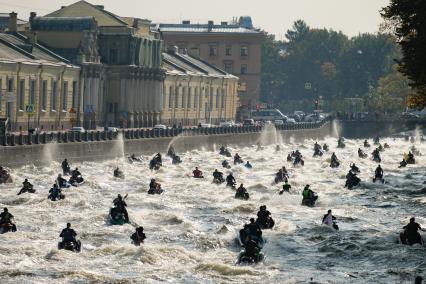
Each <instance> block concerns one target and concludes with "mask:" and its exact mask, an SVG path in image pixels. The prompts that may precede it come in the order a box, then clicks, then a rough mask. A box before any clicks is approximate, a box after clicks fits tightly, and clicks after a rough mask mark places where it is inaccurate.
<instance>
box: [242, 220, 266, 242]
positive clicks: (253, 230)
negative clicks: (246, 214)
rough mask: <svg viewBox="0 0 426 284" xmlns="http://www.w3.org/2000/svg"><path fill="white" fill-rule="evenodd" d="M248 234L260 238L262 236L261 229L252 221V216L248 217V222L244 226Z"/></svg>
mask: <svg viewBox="0 0 426 284" xmlns="http://www.w3.org/2000/svg"><path fill="white" fill-rule="evenodd" d="M246 228H247V230H248V232H249V235H250V236H256V237H257V238H260V237H261V236H262V230H261V229H260V227H259V225H258V224H257V223H256V222H255V221H254V218H250V224H248V225H247V226H246Z"/></svg>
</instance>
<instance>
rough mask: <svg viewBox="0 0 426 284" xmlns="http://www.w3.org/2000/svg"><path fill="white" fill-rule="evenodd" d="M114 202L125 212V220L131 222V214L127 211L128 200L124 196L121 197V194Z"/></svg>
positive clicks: (119, 209)
mask: <svg viewBox="0 0 426 284" xmlns="http://www.w3.org/2000/svg"><path fill="white" fill-rule="evenodd" d="M113 204H114V206H115V208H117V209H118V211H119V212H121V213H123V214H124V220H125V221H126V222H127V223H128V222H129V215H128V213H127V210H126V206H127V204H126V202H125V201H124V199H123V197H121V195H120V194H119V195H117V198H116V199H114V201H113Z"/></svg>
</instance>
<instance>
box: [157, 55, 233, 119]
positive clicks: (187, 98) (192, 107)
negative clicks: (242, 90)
mask: <svg viewBox="0 0 426 284" xmlns="http://www.w3.org/2000/svg"><path fill="white" fill-rule="evenodd" d="M163 67H164V68H165V69H166V70H167V71H166V79H165V81H164V88H163V89H164V98H163V111H162V112H161V120H162V121H163V123H166V124H168V125H197V124H198V123H200V122H208V123H218V122H220V121H227V120H234V119H235V115H236V110H237V107H238V105H239V101H238V92H237V91H238V78H237V77H236V76H233V75H231V74H229V73H227V72H225V71H223V70H220V69H218V68H217V67H214V66H212V65H210V64H209V63H207V62H205V61H203V60H201V59H199V58H195V57H194V56H191V55H189V54H185V53H179V52H178V48H177V47H170V48H168V50H167V51H166V52H164V53H163Z"/></svg>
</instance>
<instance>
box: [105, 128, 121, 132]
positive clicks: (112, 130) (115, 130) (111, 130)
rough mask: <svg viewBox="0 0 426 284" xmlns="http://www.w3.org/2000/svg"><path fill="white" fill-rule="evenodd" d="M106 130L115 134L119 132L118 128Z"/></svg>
mask: <svg viewBox="0 0 426 284" xmlns="http://www.w3.org/2000/svg"><path fill="white" fill-rule="evenodd" d="M106 130H107V131H108V132H114V133H116V132H118V128H117V127H108V128H107V129H106Z"/></svg>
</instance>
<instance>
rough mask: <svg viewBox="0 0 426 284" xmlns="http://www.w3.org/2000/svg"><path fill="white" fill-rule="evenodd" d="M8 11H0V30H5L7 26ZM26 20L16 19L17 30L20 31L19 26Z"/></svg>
mask: <svg viewBox="0 0 426 284" xmlns="http://www.w3.org/2000/svg"><path fill="white" fill-rule="evenodd" d="M9 19H10V14H9V13H0V32H5V31H7V30H8V28H9ZM26 23H27V22H25V21H24V20H21V19H16V26H17V30H18V31H21V30H22V29H21V27H23V26H24V25H25V24H26Z"/></svg>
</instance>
